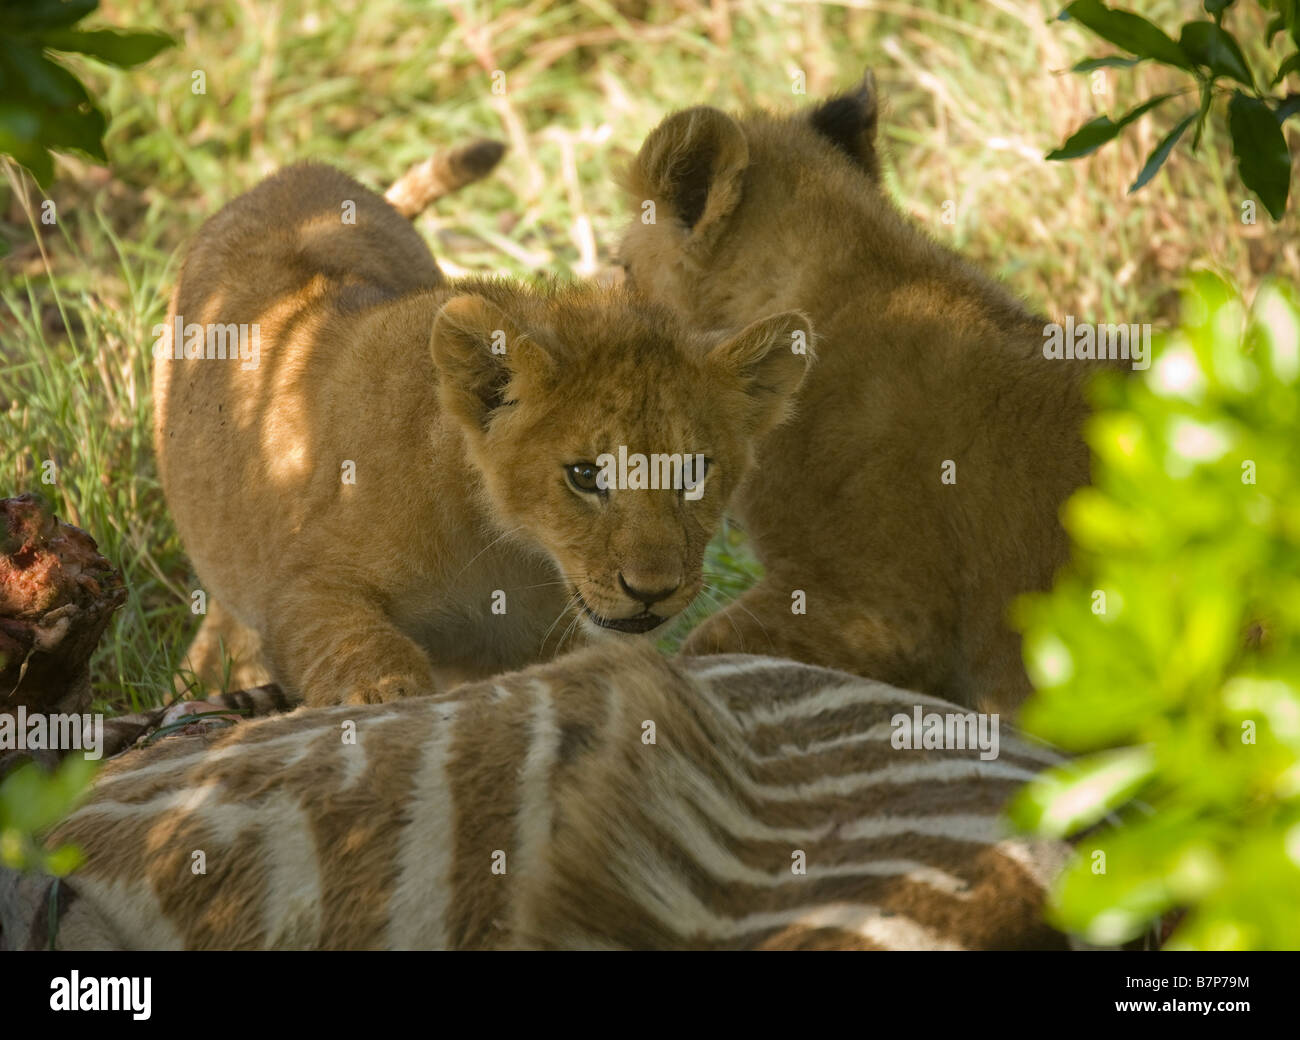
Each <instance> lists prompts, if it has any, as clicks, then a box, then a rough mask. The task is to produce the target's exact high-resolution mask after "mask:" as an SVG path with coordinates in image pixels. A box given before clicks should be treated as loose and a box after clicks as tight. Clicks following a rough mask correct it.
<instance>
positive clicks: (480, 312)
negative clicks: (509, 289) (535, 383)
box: [431, 293, 554, 437]
mask: <svg viewBox="0 0 1300 1040" xmlns="http://www.w3.org/2000/svg"><path fill="white" fill-rule="evenodd" d="M431 347H432V350H433V360H434V364H435V365H437V367H438V372H439V397H440V399H441V402H442V406H443V408H444V409H446V411H447V413H448V414H450V415H452V416H454V417H455V418H456V419H457V420H458V421H459V422H460V424H461V426H462V427H463V428H464V430H465V431H466V433H468V434H469V435H470V436H471V437H475V436H478V435H481V434H482V433H483V432H484V431H485V430H486V429H487V427H488V425H489V423H490V422H491V417H492V413H493V412H494V411H495V410H496V409H498V408H501V407H503V406H505V405H507V404H510V403H511V397H512V396H513V394H514V393H516V392H517V391H518V389H519V384H520V381H521V380H525V381H526V380H529V379H536V378H539V377H543V376H545V375H546V374H547V373H548V372H549V371H550V369H551V368H552V367H553V364H554V362H553V360H552V358H551V356H550V355H549V354H548V353H547V352H546V351H545V349H544V348H542V346H541V345H540V344H538V343H536V342H535V341H534V340H532V339H531V338H529V336H528V335H527V333H525V332H524V331H522V330H521V329H520V328H519V327H518V326H516V325H515V324H514V323H513V322H512V321H511V320H510V318H508V317H507V316H506V314H505V312H504V311H502V310H501V308H499V307H497V306H496V304H494V303H492V302H490V301H489V300H487V299H485V298H484V297H482V296H479V295H477V294H472V293H467V294H465V295H462V296H456V297H453V298H452V299H451V300H449V301H448V302H447V303H446V304H444V306H443V308H442V310H440V311H439V312H438V317H437V319H436V320H435V321H434V323H433V333H432V336H431Z"/></svg>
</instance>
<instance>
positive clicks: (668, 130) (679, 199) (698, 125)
mask: <svg viewBox="0 0 1300 1040" xmlns="http://www.w3.org/2000/svg"><path fill="white" fill-rule="evenodd" d="M747 165H749V145H748V143H747V142H746V141H745V132H744V131H743V130H741V128H740V124H739V123H737V122H736V121H735V120H734V119H732V118H731V117H730V116H729V115H727V114H726V113H725V112H720V111H718V110H717V109H716V108H707V107H703V106H701V107H698V108H688V109H686V110H685V111H683V112H676V113H674V114H673V115H671V116H669V117H668V118H667V119H665V120H664V121H663V122H662V123H660V124H659V125H658V126H657V127H655V129H654V130H652V131H651V132H650V136H649V137H647V138H646V139H645V143H644V144H643V145H642V146H641V151H640V152H639V153H638V154H637V157H636V158H635V159H634V160H633V161H632V165H631V167H630V169H629V170H628V172H627V175H626V176H625V177H624V184H625V186H626V188H627V190H628V191H629V192H630V193H631V195H632V197H633V199H634V200H637V201H638V203H640V202H644V201H653V202H654V203H655V205H656V207H657V208H658V209H659V211H660V212H658V213H657V214H656V220H657V221H659V222H662V221H663V220H664V219H665V218H668V219H672V220H676V221H677V223H678V224H679V225H680V226H681V227H682V228H683V229H684V230H685V231H687V232H688V233H689V238H688V239H687V247H688V248H698V249H703V248H707V246H708V245H709V244H710V243H711V242H712V240H713V238H714V237H715V236H716V235H717V232H718V231H719V229H720V228H721V227H722V223H723V221H724V220H725V218H726V217H727V216H728V214H730V213H731V211H732V210H733V209H734V208H735V206H736V203H737V202H739V201H740V192H741V186H742V182H743V180H744V172H745V167H746V166H747ZM663 210H667V211H668V212H667V213H664V212H663Z"/></svg>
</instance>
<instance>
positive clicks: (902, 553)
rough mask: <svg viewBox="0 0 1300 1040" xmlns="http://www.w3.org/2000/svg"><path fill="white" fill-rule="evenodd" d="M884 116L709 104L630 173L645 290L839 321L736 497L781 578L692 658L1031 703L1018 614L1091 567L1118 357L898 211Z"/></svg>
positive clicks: (673, 122) (872, 110)
mask: <svg viewBox="0 0 1300 1040" xmlns="http://www.w3.org/2000/svg"><path fill="white" fill-rule="evenodd" d="M876 122H877V110H876V96H875V93H874V87H873V83H872V81H871V80H870V78H868V80H867V82H865V83H864V84H863V85H862V86H861V87H860V88H858V89H857V90H856V91H854V92H851V93H849V94H846V95H844V96H842V97H839V98H835V99H832V100H830V101H828V102H824V103H821V104H819V105H816V106H815V107H813V108H812V109H810V110H804V111H801V112H798V113H796V114H793V115H789V116H775V115H769V114H765V113H762V112H756V113H749V114H746V115H743V116H740V117H738V118H734V119H733V118H732V117H731V116H729V115H726V114H724V113H723V112H720V111H718V110H717V109H712V108H694V109H689V110H687V111H684V112H679V113H677V114H675V115H672V116H669V117H668V118H667V119H665V120H664V122H663V123H662V124H661V125H660V126H659V127H658V128H657V129H656V130H655V131H654V132H653V133H651V135H650V136H649V137H648V138H647V139H646V141H645V144H644V145H643V147H642V149H641V151H640V154H639V155H638V156H637V158H636V159H635V161H634V162H633V163H632V165H631V168H630V170H629V171H628V173H627V176H626V186H627V189H628V192H629V195H630V199H631V203H632V206H633V207H634V209H635V211H636V213H637V219H636V220H634V222H633V223H632V225H631V226H630V228H629V229H628V231H627V234H626V237H625V239H624V241H623V243H622V247H621V253H622V260H623V262H624V264H625V265H626V268H627V271H628V274H629V280H630V281H631V282H632V283H633V284H634V285H635V286H636V287H637V288H638V289H639V290H640V291H642V292H644V293H645V294H646V295H647V296H648V297H650V298H651V299H654V300H656V301H658V302H662V303H667V304H669V305H671V306H673V307H674V308H675V309H677V310H678V311H679V312H680V313H682V314H684V315H685V316H687V317H689V318H690V319H691V320H692V321H694V322H698V323H701V324H702V325H704V326H705V327H708V326H714V325H716V326H725V325H728V324H730V323H732V322H734V321H735V320H736V318H737V316H738V315H742V314H743V315H750V316H752V315H756V314H762V313H766V312H769V311H780V310H783V309H787V308H798V309H800V310H802V311H804V312H806V313H807V314H808V316H809V317H810V318H811V320H812V324H813V326H814V328H815V329H816V330H817V334H818V363H817V365H816V367H815V368H814V369H813V370H812V371H811V372H810V374H809V377H808V379H807V380H805V382H804V384H803V387H802V388H801V390H800V393H799V400H798V408H797V416H796V418H795V420H794V421H793V422H791V423H788V424H786V425H784V426H782V427H780V428H779V429H777V430H776V431H774V432H773V433H772V434H771V435H770V436H769V437H768V438H767V439H766V440H765V441H764V443H763V444H762V446H761V449H760V452H759V457H758V464H757V465H756V467H755V469H754V470H753V472H752V475H751V476H750V478H749V480H748V481H747V482H746V483H745V485H744V486H743V487H742V488H741V489H740V491H739V492H738V494H737V496H736V500H735V503H734V508H735V511H736V513H737V515H738V517H739V519H740V520H741V522H742V524H743V526H744V527H745V529H746V530H747V531H748V533H749V535H750V536H751V538H752V539H753V542H754V545H755V547H756V550H757V552H758V555H759V557H760V559H761V560H762V562H763V564H764V566H765V567H766V571H767V573H766V578H765V579H764V580H763V581H762V582H760V583H759V584H758V586H757V587H755V588H753V589H751V590H750V591H749V592H747V593H746V594H745V595H743V596H741V597H740V599H739V600H738V601H737V602H736V603H735V604H734V605H733V606H731V607H730V608H729V609H727V610H724V611H722V612H721V613H719V614H717V615H715V616H714V617H712V618H710V619H709V620H708V621H707V622H706V623H705V624H703V625H702V626H700V628H698V629H697V630H696V631H695V632H693V633H692V635H691V638H690V640H689V641H688V643H687V646H686V650H687V652H691V653H713V652H725V651H747V652H753V653H771V654H775V655H777V656H784V657H792V658H796V659H799V660H802V661H807V662H810V663H814V664H822V665H826V666H830V667H836V668H842V669H845V670H847V671H852V672H856V673H858V674H860V675H864V676H868V677H872V678H877V679H880V680H882V681H886V682H891V683H894V684H897V685H900V686H905V687H908V688H912V689H921V690H925V691H928V692H930V693H934V694H936V695H939V696H943V697H946V698H949V699H951V700H955V701H957V702H959V703H962V704H971V705H976V706H980V707H983V708H986V709H989V708H992V709H997V708H1000V709H1002V710H1009V709H1011V708H1012V707H1014V706H1015V705H1017V704H1019V703H1020V702H1021V701H1022V700H1023V698H1024V697H1025V696H1026V695H1027V694H1028V692H1029V683H1028V679H1027V677H1026V675H1025V670H1024V667H1023V664H1022V661H1021V654H1020V641H1019V637H1018V635H1017V634H1016V633H1015V632H1013V631H1012V629H1011V627H1010V625H1009V623H1008V616H1007V615H1008V608H1009V606H1010V604H1011V603H1012V601H1013V599H1014V597H1015V596H1016V594H1018V593H1021V592H1026V591H1030V590H1039V589H1045V588H1047V587H1049V586H1050V584H1051V581H1052V578H1053V575H1054V573H1055V571H1056V570H1057V568H1058V567H1059V566H1060V565H1061V564H1062V563H1064V561H1065V560H1066V558H1067V540H1066V537H1065V534H1064V532H1063V530H1062V528H1061V525H1060V522H1059V519H1058V510H1059V509H1060V507H1061V505H1062V503H1063V501H1064V500H1065V498H1066V497H1067V496H1068V495H1069V494H1070V493H1071V492H1072V491H1073V490H1074V489H1076V488H1078V487H1079V486H1080V485H1081V484H1083V483H1085V482H1086V480H1087V478H1088V452H1087V449H1086V447H1085V444H1084V441H1083V439H1082V435H1081V424H1082V422H1083V420H1084V418H1085V402H1084V397H1083V394H1082V392H1081V387H1082V386H1083V384H1084V377H1085V375H1086V374H1087V373H1088V372H1090V371H1092V370H1095V369H1096V368H1097V367H1098V363H1097V362H1088V361H1080V362H1069V361H1054V360H1046V359H1044V357H1043V354H1042V345H1043V329H1044V319H1043V318H1041V317H1038V316H1036V315H1034V314H1031V313H1030V312H1029V311H1028V310H1026V309H1025V307H1023V306H1022V305H1021V304H1020V302H1018V301H1017V300H1016V299H1014V298H1013V297H1012V296H1011V294H1010V293H1008V292H1007V291H1006V290H1004V289H1003V288H1001V287H1000V286H998V285H997V284H995V283H994V282H992V281H990V280H989V279H987V278H985V277H984V276H983V275H981V274H980V273H979V272H977V271H976V270H974V269H973V268H972V267H971V266H969V265H968V264H967V263H966V262H964V261H963V260H962V259H961V258H960V257H959V256H957V255H956V254H955V253H954V252H953V251H951V250H950V249H947V248H945V247H943V246H941V245H939V244H938V243H936V242H934V241H932V240H931V239H930V238H929V237H928V236H927V235H925V234H924V233H923V232H921V231H920V230H918V229H917V228H916V227H914V226H913V225H912V224H911V223H910V222H909V221H907V220H906V219H905V218H904V217H903V216H902V215H901V214H900V213H899V212H898V210H897V209H896V208H895V207H894V205H893V204H892V203H891V202H890V200H889V199H888V198H887V197H886V195H885V193H884V192H883V191H882V190H881V189H880V186H879V181H878V178H879V173H878V171H879V164H878V159H877V156H876V152H875V140H874V138H875V130H876ZM647 201H653V202H654V204H655V207H656V209H655V213H654V220H653V222H648V220H647V219H646V217H647V211H646V210H645V208H644V203H645V202H647ZM946 461H951V462H952V463H954V464H955V478H956V482H955V484H945V483H943V482H942V480H941V477H942V475H943V467H944V464H945V462H946ZM800 591H801V592H803V593H804V594H805V596H806V613H802V614H800V613H795V612H794V611H793V610H792V606H793V605H794V604H795V600H794V598H793V597H794V594H795V593H796V592H800Z"/></svg>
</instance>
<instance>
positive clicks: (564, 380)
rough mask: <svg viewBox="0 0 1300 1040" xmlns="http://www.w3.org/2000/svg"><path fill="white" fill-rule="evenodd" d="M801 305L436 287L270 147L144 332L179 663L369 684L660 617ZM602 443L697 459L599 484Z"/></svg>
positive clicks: (362, 197) (402, 235)
mask: <svg viewBox="0 0 1300 1040" xmlns="http://www.w3.org/2000/svg"><path fill="white" fill-rule="evenodd" d="M349 213H353V214H354V215H355V219H354V220H348V219H346V215H348V214H349ZM796 329H805V330H806V323H805V321H804V319H803V318H802V316H801V315H798V314H784V315H778V316H776V317H774V318H769V319H766V320H763V321H761V322H757V323H755V324H752V325H750V326H748V327H747V328H745V329H744V330H743V331H740V332H738V333H733V334H716V333H697V332H693V331H690V330H689V329H688V328H687V327H685V326H683V325H681V324H680V323H679V322H678V321H677V320H675V319H674V318H673V317H672V315H671V313H670V312H668V311H667V310H664V309H661V308H659V307H657V306H655V305H652V304H647V303H639V302H636V300H635V299H634V298H632V297H629V296H626V295H623V294H622V293H620V292H617V291H611V290H604V289H596V288H583V287H571V288H551V289H546V290H532V289H526V288H523V287H519V286H513V285H510V284H507V283H504V282H499V281H469V282H464V283H460V284H448V283H446V282H445V281H444V280H443V278H442V276H441V274H440V272H439V271H438V268H437V265H436V264H435V263H434V260H433V258H432V256H431V255H430V254H429V252H428V250H427V249H426V248H425V246H424V243H423V242H422V241H421V239H420V237H419V236H418V235H417V234H416V233H415V231H414V230H413V229H412V228H411V227H410V225H409V224H408V223H407V222H406V221H405V220H403V219H402V217H401V216H400V215H399V214H398V212H397V211H396V210H395V209H393V208H392V207H391V206H389V205H388V204H387V203H386V202H385V201H384V200H383V199H381V198H380V197H379V196H378V195H375V194H373V193H372V192H370V191H368V190H367V189H365V188H363V187H362V186H361V185H360V184H358V183H356V182H355V181H353V180H352V179H350V178H348V177H346V176H344V175H343V174H341V173H339V172H337V171H336V170H333V169H331V168H329V167H325V166H318V165H299V166H294V167H290V168H289V169H287V170H284V171H282V172H280V173H279V174H277V175H275V176H274V177H272V178H270V179H269V180H267V181H265V182H263V183H262V184H261V185H259V186H258V187H256V188H254V189H253V190H252V191H251V192H249V193H248V194H246V195H244V196H242V197H241V198H238V199H236V200H235V201H234V202H232V203H230V204H229V205H227V206H226V207H225V208H224V209H223V210H221V211H220V212H219V213H218V214H217V215H216V216H214V217H213V218H212V219H211V220H209V221H208V222H207V224H205V225H204V227H203V228H202V230H201V231H200V232H199V234H198V236H197V238H196V241H195V244H194V246H193V247H192V248H191V250H190V253H189V255H188V257H187V258H186V261H185V265H184V268H183V270H182V272H181V278H180V284H179V286H178V287H177V289H176V293H175V296H174V297H173V300H172V306H171V312H170V314H169V316H168V322H167V326H166V327H165V329H164V330H163V334H162V336H161V337H160V341H159V343H158V344H157V347H156V349H155V355H156V361H155V372H154V375H155V404H156V425H155V437H156V447H157V452H158V463H159V468H160V470H161V474H162V480H163V486H164V489H165V491H166V494H167V500H168V502H169V504H170V506H171V509H172V512H173V514H174V516H175V520H176V525H177V528H178V530H179V531H180V535H181V539H182V541H183V543H184V545H185V548H186V550H187V551H188V553H189V556H190V559H191V561H192V562H193V564H194V568H195V570H196V571H197V573H198V576H199V579H200V580H201V582H202V584H203V587H204V589H205V591H206V593H207V595H208V613H207V618H206V620H205V622H204V625H203V629H202V630H201V632H200V634H199V636H198V637H197V639H196V642H195V645H194V647H192V648H191V654H190V661H191V665H192V666H193V667H194V668H195V670H196V671H197V672H198V673H199V674H200V675H201V676H202V677H203V678H205V679H208V680H212V681H219V680H220V678H221V675H220V665H221V653H220V652H219V651H221V650H225V651H229V652H231V653H232V654H233V655H234V657H235V659H236V660H235V666H236V671H235V674H234V675H233V676H232V677H231V678H232V679H233V681H234V682H236V683H237V684H239V685H248V684H253V683H256V682H260V681H265V680H266V679H268V678H269V679H272V680H274V681H276V682H278V683H280V685H281V686H282V687H283V688H284V690H285V692H286V693H287V694H288V695H289V696H290V697H302V698H304V699H305V700H306V701H307V702H308V703H310V704H326V703H333V702H340V701H342V702H373V701H386V700H391V699H393V698H397V697H401V696H407V695H411V694H421V693H431V692H434V691H435V690H437V689H438V688H440V687H444V686H446V685H447V684H449V683H454V682H458V681H461V680H464V679H470V678H481V677H487V676H489V675H492V674H495V673H497V672H501V671H504V670H508V669H514V668H518V667H521V666H523V665H526V664H528V663H530V662H533V661H536V660H539V659H541V658H544V657H547V656H550V655H552V654H553V653H554V652H555V651H556V649H557V648H558V647H559V646H560V644H562V643H563V642H564V641H565V637H566V635H567V634H568V633H570V631H571V630H573V629H575V628H579V627H580V630H581V631H584V632H585V633H587V634H596V633H639V632H646V631H649V630H651V629H653V628H655V627H657V626H658V625H659V624H660V623H662V622H663V621H664V620H666V619H667V618H670V617H672V616H674V615H675V614H677V613H678V612H679V611H680V610H681V609H682V608H683V607H685V606H686V605H687V603H689V602H690V601H691V599H692V598H693V597H694V596H695V594H696V592H697V591H698V590H699V588H700V585H701V573H700V568H701V563H702V559H703V553H704V547H705V544H706V543H707V542H708V540H709V537H710V535H711V533H712V532H713V529H714V527H715V525H716V523H717V521H718V518H719V516H720V514H721V511H722V507H723V504H724V502H725V500H726V498H727V496H728V495H729V494H730V493H731V491H732V489H733V488H734V487H735V486H736V485H737V483H738V482H739V481H740V479H741V478H742V476H743V474H744V473H745V471H746V469H747V467H748V466H749V464H750V461H751V457H752V445H753V442H754V440H755V438H757V437H758V436H761V435H762V434H763V433H764V432H765V431H767V430H769V429H771V428H772V427H773V426H774V425H776V424H777V423H779V422H780V421H782V419H783V418H784V417H785V414H786V410H787V407H788V401H789V399H790V396H791V394H792V393H793V391H794V390H795V389H796V388H797V386H798V385H799V383H800V381H801V380H802V378H803V375H804V369H805V366H806V363H807V360H808V359H807V355H806V354H800V353H795V352H793V351H792V350H791V349H790V343H791V340H792V336H793V331H794V330H796ZM214 330H216V331H215V332H214ZM236 341H238V342H239V343H241V344H243V346H244V349H243V350H242V351H241V350H237V349H235V347H234V344H235V342H236ZM227 348H229V349H227ZM620 450H622V451H625V452H627V453H644V454H645V455H650V454H651V453H654V454H660V455H670V454H680V455H683V456H685V455H687V454H689V455H691V456H692V457H695V456H697V455H699V456H703V457H704V458H706V459H707V460H708V462H707V472H699V473H697V472H695V471H694V470H692V471H691V473H692V474H693V475H692V476H690V477H689V478H688V479H689V484H688V485H687V486H686V487H683V486H681V484H680V483H679V484H678V485H677V486H669V487H664V486H663V485H662V484H658V485H657V487H658V489H656V490H645V489H642V488H640V487H638V486H636V484H635V482H631V483H632V486H631V487H628V486H614V487H609V486H607V483H608V482H602V481H599V480H598V479H597V476H598V472H597V471H598V467H599V465H600V464H599V463H598V460H599V459H600V457H601V456H603V455H609V454H617V453H619V452H620ZM687 488H689V491H690V493H689V494H688V493H686V491H687Z"/></svg>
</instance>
